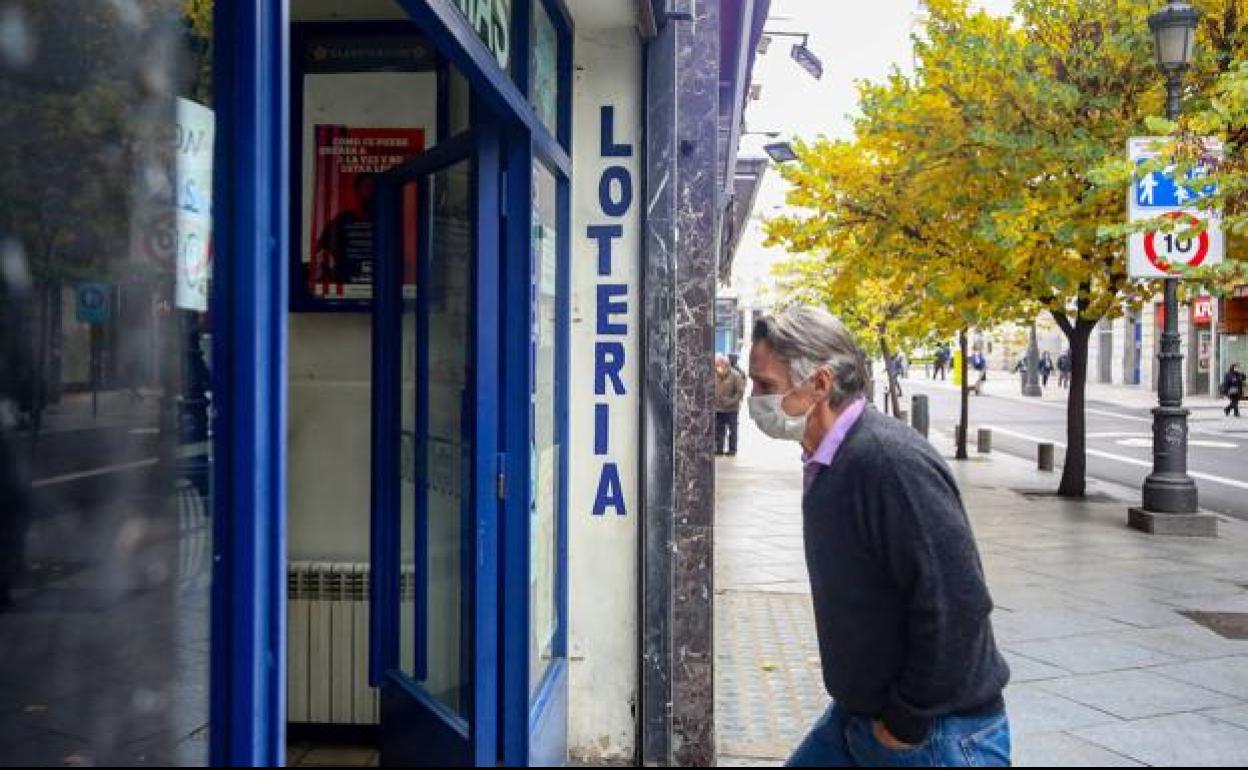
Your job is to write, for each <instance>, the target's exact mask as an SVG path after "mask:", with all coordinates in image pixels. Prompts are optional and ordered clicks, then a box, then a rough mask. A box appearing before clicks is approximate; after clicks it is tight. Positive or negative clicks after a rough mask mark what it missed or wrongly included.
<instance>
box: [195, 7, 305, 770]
mask: <svg viewBox="0 0 1248 770" xmlns="http://www.w3.org/2000/svg"><path fill="white" fill-rule="evenodd" d="M213 14H214V16H213V21H214V30H215V35H216V40H215V46H214V47H215V50H216V52H217V54H216V56H215V57H214V82H215V83H216V84H217V88H216V93H217V103H216V110H217V123H218V141H217V147H216V150H215V152H216V163H215V165H214V169H215V172H214V177H215V179H214V189H216V190H217V201H218V204H217V206H215V207H214V208H215V213H214V222H213V240H214V242H215V243H216V244H217V247H216V253H217V258H216V259H215V260H214V262H213V288H212V292H213V297H212V301H213V302H212V307H213V316H214V334H213V358H214V367H213V394H214V401H215V410H216V413H215V416H214V419H215V421H216V424H215V435H216V436H217V441H216V444H215V446H214V447H213V452H214V453H215V455H216V458H215V459H216V462H215V463H214V474H215V475H214V488H215V494H214V496H213V587H212V630H211V634H212V637H211V638H212V650H211V674H210V677H211V687H210V696H209V697H210V726H209V742H210V743H209V760H210V762H211V764H213V765H214V766H216V765H222V766H261V765H269V766H273V765H280V764H282V762H283V761H284V758H285V753H286V747H285V742H286V667H285V660H286V650H285V643H286V297H287V282H288V275H287V269H286V260H285V255H286V253H287V246H288V243H287V232H288V231H287V229H286V222H287V221H288V218H289V211H290V204H289V199H288V191H287V188H286V180H287V178H288V177H287V170H288V169H287V159H288V157H289V156H288V153H287V149H288V148H287V138H288V136H289V132H288V130H287V125H286V123H287V115H288V112H287V107H288V105H289V93H288V83H289V79H288V77H287V62H288V51H289V45H290V41H289V24H288V21H289V15H288V8H287V4H286V2H284V0H261V2H256V3H227V2H219V3H216V4H215V7H214V10H213Z"/></svg>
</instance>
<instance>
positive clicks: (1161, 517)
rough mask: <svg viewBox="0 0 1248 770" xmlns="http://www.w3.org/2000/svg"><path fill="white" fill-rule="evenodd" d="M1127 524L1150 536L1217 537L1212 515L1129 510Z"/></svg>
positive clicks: (1216, 522)
mask: <svg viewBox="0 0 1248 770" xmlns="http://www.w3.org/2000/svg"><path fill="white" fill-rule="evenodd" d="M1127 523H1128V524H1130V526H1131V529H1138V530H1139V531H1141V532H1147V533H1148V534H1150V535H1170V536H1174V537H1217V536H1218V517H1217V516H1215V515H1213V514H1212V513H1158V512H1157V511H1147V510H1144V509H1143V508H1131V509H1130V511H1129V513H1128V520H1127Z"/></svg>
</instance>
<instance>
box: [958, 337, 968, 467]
mask: <svg viewBox="0 0 1248 770" xmlns="http://www.w3.org/2000/svg"><path fill="white" fill-rule="evenodd" d="M958 348H959V349H960V350H961V351H962V362H961V363H960V364H959V365H958V366H959V367H960V368H961V369H962V417H961V419H960V420H959V421H958V455H957V457H958V459H959V460H965V459H967V458H968V457H970V455H969V454H967V451H966V434H967V433H968V432H970V428H969V425H970V417H971V382H970V379H969V378H968V377H967V376H966V354H967V350H966V329H963V330H961V331H960V332H958Z"/></svg>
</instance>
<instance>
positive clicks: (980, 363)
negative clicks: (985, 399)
mask: <svg viewBox="0 0 1248 770" xmlns="http://www.w3.org/2000/svg"><path fill="white" fill-rule="evenodd" d="M970 364H971V368H972V369H974V370H975V372H976V374H977V377H976V379H975V392H976V393H979V394H981V395H982V394H983V392H984V381H985V380H987V379H988V359H986V358H984V354H983V353H982V352H980V351H978V350H976V351H975V352H974V353H972V354H971V360H970Z"/></svg>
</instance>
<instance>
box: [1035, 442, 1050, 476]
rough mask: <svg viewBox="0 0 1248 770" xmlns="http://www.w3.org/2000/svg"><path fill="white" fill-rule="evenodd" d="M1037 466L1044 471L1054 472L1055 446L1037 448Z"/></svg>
mask: <svg viewBox="0 0 1248 770" xmlns="http://www.w3.org/2000/svg"><path fill="white" fill-rule="evenodd" d="M1036 465H1037V466H1038V467H1039V468H1040V470H1042V471H1051V470H1053V445H1052V444H1039V445H1037V446H1036Z"/></svg>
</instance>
